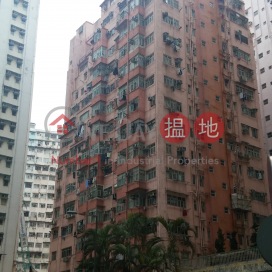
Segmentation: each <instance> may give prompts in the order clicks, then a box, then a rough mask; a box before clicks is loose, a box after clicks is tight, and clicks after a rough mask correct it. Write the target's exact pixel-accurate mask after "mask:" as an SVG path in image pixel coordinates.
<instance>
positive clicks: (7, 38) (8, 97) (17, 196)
mask: <svg viewBox="0 0 272 272" xmlns="http://www.w3.org/2000/svg"><path fill="white" fill-rule="evenodd" d="M39 2H40V1H39V0H28V1H27V0H1V1H0V26H1V35H0V83H1V91H0V107H1V110H0V271H3V272H6V271H12V269H13V268H14V259H15V257H16V251H17V246H18V245H17V242H16V238H17V234H18V227H19V226H18V222H19V216H20V210H21V206H22V205H21V203H22V189H23V184H24V171H25V161H26V147H27V141H28V132H29V121H30V109H31V101H32V86H33V68H34V58H35V47H36V32H37V20H38V11H39Z"/></svg>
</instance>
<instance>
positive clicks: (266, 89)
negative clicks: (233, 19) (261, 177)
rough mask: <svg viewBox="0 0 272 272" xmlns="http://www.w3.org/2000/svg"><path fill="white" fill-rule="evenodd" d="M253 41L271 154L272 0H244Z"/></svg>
mask: <svg viewBox="0 0 272 272" xmlns="http://www.w3.org/2000/svg"><path fill="white" fill-rule="evenodd" d="M245 5H246V13H247V16H248V19H249V25H250V28H251V33H252V36H253V41H254V49H255V59H256V68H257V73H256V74H257V80H258V90H259V93H260V104H261V111H262V112H261V116H262V122H263V127H264V138H265V143H266V149H267V152H268V154H269V155H270V156H272V107H271V103H272V1H271V0H258V1H257V0H245Z"/></svg>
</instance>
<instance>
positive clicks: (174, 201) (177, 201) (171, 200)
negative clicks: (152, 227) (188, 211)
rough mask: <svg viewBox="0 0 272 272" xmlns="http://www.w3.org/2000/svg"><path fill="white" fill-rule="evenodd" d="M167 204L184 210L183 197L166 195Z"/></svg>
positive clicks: (184, 202)
mask: <svg viewBox="0 0 272 272" xmlns="http://www.w3.org/2000/svg"><path fill="white" fill-rule="evenodd" d="M167 204H168V205H171V206H176V207H180V208H186V199H185V197H178V196H173V195H167Z"/></svg>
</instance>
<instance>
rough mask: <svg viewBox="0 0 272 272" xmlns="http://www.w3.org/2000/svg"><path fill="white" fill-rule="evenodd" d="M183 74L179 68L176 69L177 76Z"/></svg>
mask: <svg viewBox="0 0 272 272" xmlns="http://www.w3.org/2000/svg"><path fill="white" fill-rule="evenodd" d="M182 74H183V72H182V69H181V68H177V75H178V76H182Z"/></svg>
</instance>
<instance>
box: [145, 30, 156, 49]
mask: <svg viewBox="0 0 272 272" xmlns="http://www.w3.org/2000/svg"><path fill="white" fill-rule="evenodd" d="M153 41H154V33H151V34H150V35H149V36H147V37H146V38H145V46H148V45H149V44H151V43H152V42H153Z"/></svg>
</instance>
